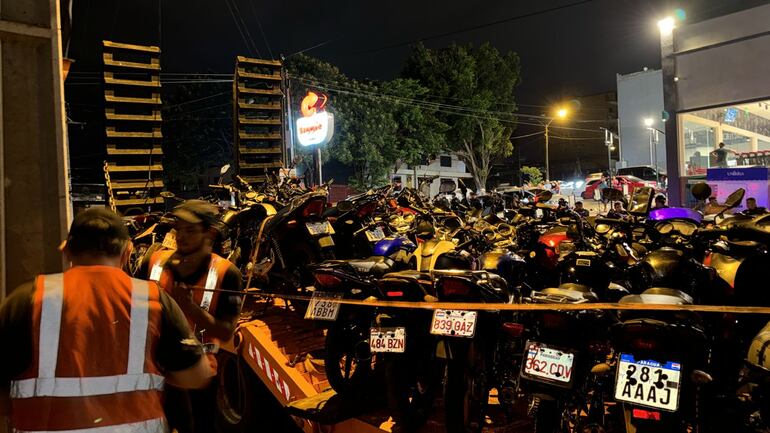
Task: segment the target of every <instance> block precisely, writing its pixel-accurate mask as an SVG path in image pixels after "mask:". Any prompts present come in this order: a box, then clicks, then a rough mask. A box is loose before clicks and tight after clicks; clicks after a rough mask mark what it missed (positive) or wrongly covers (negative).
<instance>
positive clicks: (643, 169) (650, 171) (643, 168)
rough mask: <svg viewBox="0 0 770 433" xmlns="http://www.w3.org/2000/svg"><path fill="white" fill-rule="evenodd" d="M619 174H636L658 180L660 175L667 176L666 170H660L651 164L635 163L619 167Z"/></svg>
mask: <svg viewBox="0 0 770 433" xmlns="http://www.w3.org/2000/svg"><path fill="white" fill-rule="evenodd" d="M617 175H618V176H636V177H638V178H639V179H642V180H646V181H657V180H658V175H660V176H665V175H666V173H665V172H664V171H662V170H661V171H660V172H658V171H657V170H656V169H655V167H653V166H651V165H635V166H632V167H623V168H619V169H618V172H617Z"/></svg>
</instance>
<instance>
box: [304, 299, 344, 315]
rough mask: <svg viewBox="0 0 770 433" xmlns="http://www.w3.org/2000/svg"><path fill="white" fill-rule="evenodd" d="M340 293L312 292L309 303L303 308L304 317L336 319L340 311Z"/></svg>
mask: <svg viewBox="0 0 770 433" xmlns="http://www.w3.org/2000/svg"><path fill="white" fill-rule="evenodd" d="M338 299H342V293H328V292H313V296H312V297H311V298H310V303H309V304H308V306H307V310H305V319H311V320H328V321H332V322H333V321H335V320H337V315H338V314H339V312H340V303H339V302H337V300H338Z"/></svg>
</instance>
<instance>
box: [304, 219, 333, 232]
mask: <svg viewBox="0 0 770 433" xmlns="http://www.w3.org/2000/svg"><path fill="white" fill-rule="evenodd" d="M305 227H307V231H308V232H310V234H311V235H313V236H317V235H328V234H332V233H334V232H333V231H332V225H331V224H329V221H323V222H320V223H305Z"/></svg>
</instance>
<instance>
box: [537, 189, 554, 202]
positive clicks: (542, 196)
mask: <svg viewBox="0 0 770 433" xmlns="http://www.w3.org/2000/svg"><path fill="white" fill-rule="evenodd" d="M536 197H537V202H538V203H545V202H547V201H548V200H550V199H551V198H552V197H553V193H552V192H551V191H541V192H539V193H538V194H537V196H536Z"/></svg>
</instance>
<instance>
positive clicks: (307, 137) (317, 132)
mask: <svg viewBox="0 0 770 433" xmlns="http://www.w3.org/2000/svg"><path fill="white" fill-rule="evenodd" d="M327 99H328V98H327V96H326V95H323V94H318V93H315V92H308V93H307V96H305V97H304V98H303V99H302V104H301V106H300V111H301V112H302V117H300V118H298V119H297V141H299V144H301V145H302V146H313V145H320V144H326V143H328V142H329V140H331V138H332V135H333V134H334V115H332V114H331V113H328V112H326V111H325V110H324V108H325V107H326V101H327Z"/></svg>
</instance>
